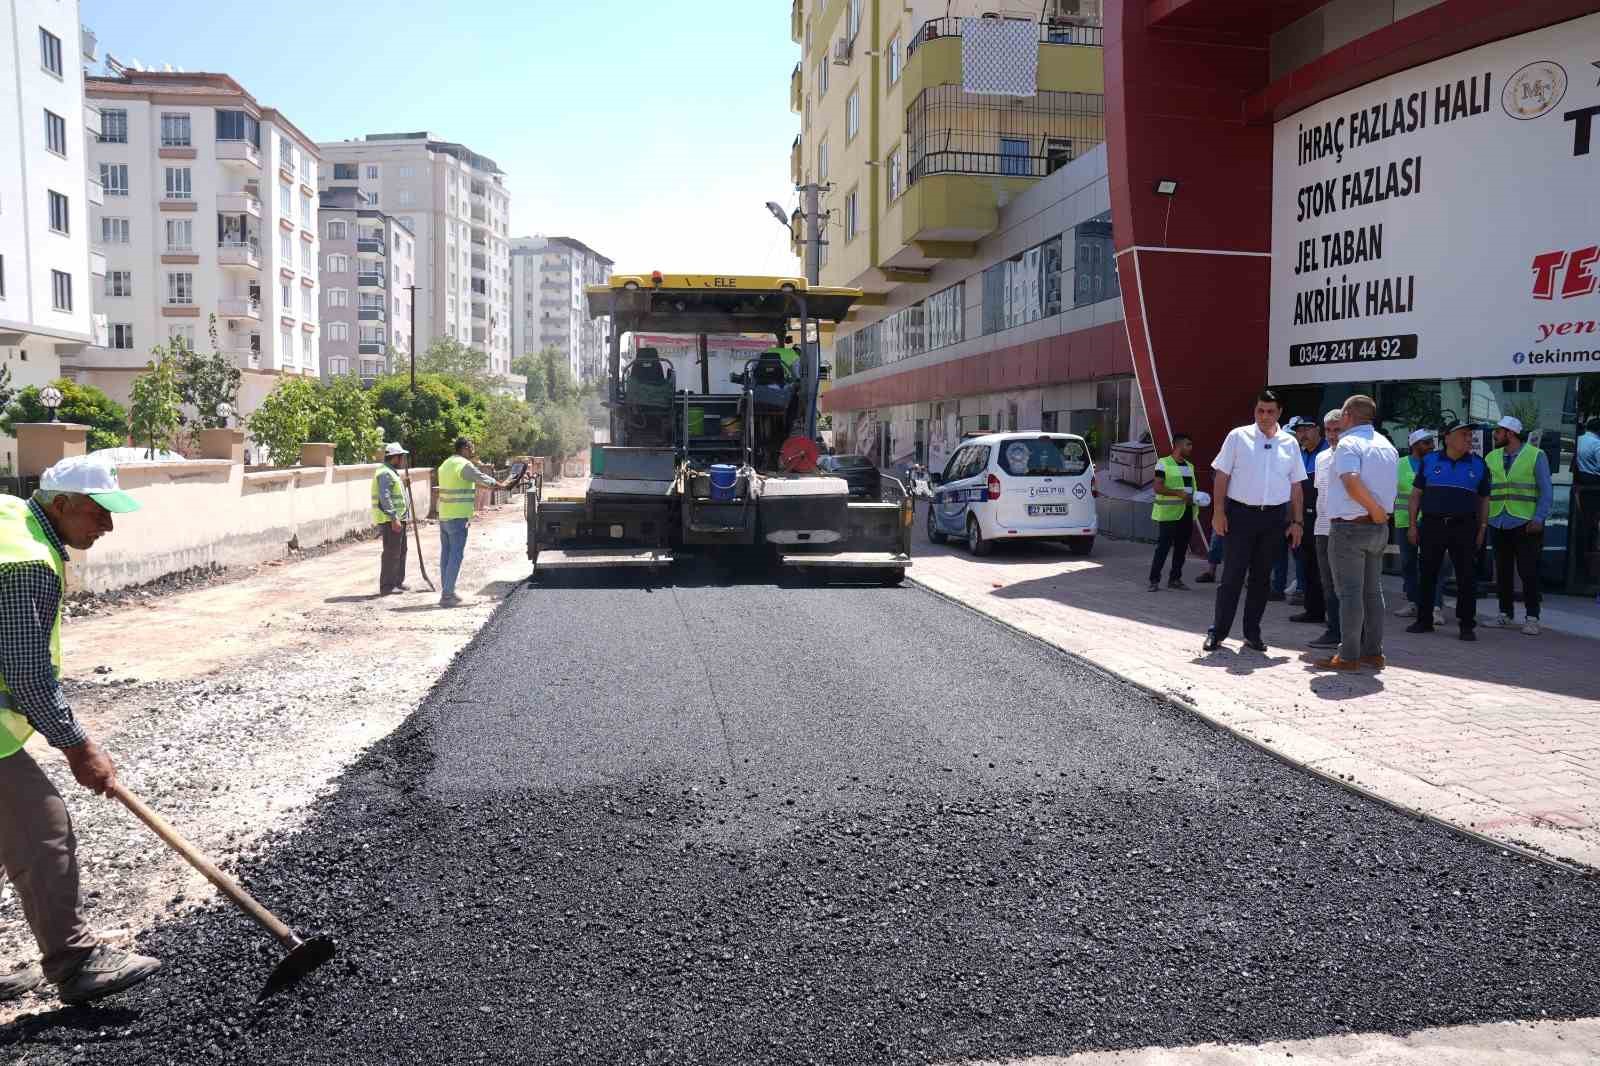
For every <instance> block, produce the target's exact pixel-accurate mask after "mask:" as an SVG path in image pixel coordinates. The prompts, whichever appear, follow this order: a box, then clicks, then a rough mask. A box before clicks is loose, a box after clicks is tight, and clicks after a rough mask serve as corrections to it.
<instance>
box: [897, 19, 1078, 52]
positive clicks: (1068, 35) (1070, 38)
mask: <svg viewBox="0 0 1600 1066" xmlns="http://www.w3.org/2000/svg"><path fill="white" fill-rule="evenodd" d="M1037 25H1038V32H1039V43H1040V44H1052V45H1062V44H1066V45H1079V46H1081V47H1085V48H1100V47H1103V46H1104V43H1105V36H1104V31H1103V30H1102V28H1101V27H1100V26H1099V25H1098V24H1097V23H1093V22H1090V21H1087V20H1083V21H1074V20H1068V19H1052V20H1050V21H1048V22H1040V23H1038V24H1037ZM951 39H954V40H957V41H959V40H960V39H961V19H960V17H959V16H953V15H952V16H949V17H946V18H936V19H929V20H928V21H927V22H924V23H923V24H922V28H921V29H920V30H918V31H917V35H916V36H915V37H913V38H911V42H910V43H909V44H907V45H906V59H907V60H909V59H910V58H911V57H912V56H913V55H915V54H916V52H917V50H918V49H920V48H921V47H922V46H923V45H925V44H927V43H928V42H930V41H940V40H951Z"/></svg>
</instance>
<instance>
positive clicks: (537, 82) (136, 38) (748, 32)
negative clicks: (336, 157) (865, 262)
mask: <svg viewBox="0 0 1600 1066" xmlns="http://www.w3.org/2000/svg"><path fill="white" fill-rule="evenodd" d="M81 9H82V19H83V23H84V25H86V26H88V27H89V28H90V29H91V30H93V31H94V32H95V33H96V34H97V35H98V37H99V40H100V54H101V56H102V58H103V57H104V56H105V55H106V54H107V53H108V52H109V53H110V54H111V55H114V56H116V58H117V59H118V60H119V61H121V62H123V63H127V64H131V63H132V62H133V61H134V60H138V61H139V62H140V63H143V64H144V65H145V66H147V67H155V68H157V69H161V68H163V67H164V66H165V65H166V64H171V65H172V66H173V67H174V68H177V67H182V68H183V69H185V70H188V71H202V70H203V71H215V72H220V73H225V74H229V75H232V76H233V77H234V78H235V79H236V80H237V81H238V82H239V83H240V84H241V85H243V86H244V87H245V89H246V90H247V91H249V92H250V93H251V94H252V95H254V96H255V98H256V99H257V100H259V101H261V103H262V104H263V105H265V106H268V107H275V108H277V109H278V110H280V111H282V112H283V113H284V114H286V115H287V116H289V118H290V120H291V121H293V122H294V123H295V124H296V125H297V126H299V127H300V128H301V129H302V130H304V131H305V132H306V134H307V135H308V136H310V137H313V138H315V139H316V140H319V141H331V140H342V139H344V138H348V137H357V136H361V135H363V134H366V133H386V132H397V131H403V130H428V131H430V132H431V133H433V134H435V135H437V136H439V137H442V138H444V139H447V140H452V141H458V142H460V143H462V144H465V145H467V146H468V147H469V148H471V149H472V150H473V151H476V152H478V153H480V154H482V155H486V156H489V157H490V158H491V159H493V160H495V162H497V163H499V164H500V167H501V169H502V170H504V171H505V172H506V184H507V186H508V188H509V189H510V191H511V233H512V236H514V237H520V236H527V235H531V234H534V233H544V234H547V235H552V236H554V235H563V236H570V237H576V238H577V239H579V240H581V241H584V242H585V243H587V244H589V245H590V246H591V247H593V248H595V249H597V250H598V251H600V252H601V253H603V254H605V255H607V256H610V257H611V258H612V259H614V260H616V263H617V269H619V270H637V271H647V270H657V269H659V270H666V271H678V270H683V271H701V272H719V273H736V272H743V273H769V274H794V273H798V271H799V264H798V262H797V261H796V260H795V259H794V258H793V257H792V256H791V255H790V254H789V249H788V241H787V238H786V237H785V234H784V231H783V230H782V229H781V228H780V227H779V225H778V223H777V222H776V221H775V220H774V219H773V218H772V216H771V215H770V214H768V213H767V211H766V209H765V208H764V207H763V206H762V205H763V204H764V203H765V202H766V201H767V200H776V201H778V202H779V203H781V204H783V205H784V206H785V207H786V208H792V207H793V206H794V203H795V195H794V187H793V185H792V184H791V182H790V179H789V144H790V142H791V141H792V140H793V139H794V135H795V133H796V132H797V131H798V124H797V121H798V116H796V115H793V114H791V113H790V111H789V72H790V70H792V69H793V67H794V64H795V62H796V61H797V59H798V46H796V45H795V44H794V43H793V42H791V41H790V39H789V4H788V3H787V2H786V0H655V2H650V0H645V2H643V3H641V2H639V0H631V2H629V0H565V2H556V0H520V2H518V0H512V2H505V0H431V2H426V0H377V2H371V0H369V2H366V3H360V4H357V3H353V2H351V0H272V2H271V3H266V4H263V3H261V2H260V0H161V2H160V3H157V2H155V0H81ZM95 73H100V71H95Z"/></svg>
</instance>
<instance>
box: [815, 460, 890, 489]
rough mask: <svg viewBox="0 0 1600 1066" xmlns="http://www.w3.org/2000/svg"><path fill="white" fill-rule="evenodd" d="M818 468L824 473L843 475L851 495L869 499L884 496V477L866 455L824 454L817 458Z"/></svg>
mask: <svg viewBox="0 0 1600 1066" xmlns="http://www.w3.org/2000/svg"><path fill="white" fill-rule="evenodd" d="M817 469H818V470H820V471H822V472H823V473H824V474H832V475H833V476H834V477H842V478H844V480H845V484H847V485H849V486H850V495H851V496H859V497H864V498H866V499H869V500H876V499H880V498H882V496H883V479H882V477H881V476H880V475H879V474H878V468H877V467H876V466H874V465H872V460H871V459H868V458H867V457H866V456H865V455H824V456H823V457H822V458H821V459H818V460H817Z"/></svg>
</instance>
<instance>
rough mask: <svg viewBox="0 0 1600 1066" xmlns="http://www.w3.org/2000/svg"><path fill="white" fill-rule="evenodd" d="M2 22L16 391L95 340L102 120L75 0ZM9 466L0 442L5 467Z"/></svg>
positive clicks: (3, 302)
mask: <svg viewBox="0 0 1600 1066" xmlns="http://www.w3.org/2000/svg"><path fill="white" fill-rule="evenodd" d="M0 14H3V16H4V18H3V21H0V54H3V55H4V56H5V57H6V63H5V64H0V65H3V66H7V67H10V73H5V72H4V71H0V90H3V92H4V96H0V145H5V146H6V150H5V151H3V152H0V366H4V367H6V368H7V369H8V370H9V371H10V377H11V386H12V387H13V388H22V387H24V386H27V385H43V384H44V383H46V382H48V381H50V380H52V379H54V378H56V377H59V376H60V374H61V359H62V358H63V357H64V356H70V355H71V354H72V353H74V352H76V351H78V350H79V349H81V348H83V347H85V346H86V345H88V344H91V343H93V342H94V340H95V337H94V318H93V304H92V301H91V298H90V295H89V293H90V289H91V288H93V286H94V285H95V284H96V283H97V282H98V279H99V278H98V275H100V274H104V273H105V263H104V260H103V259H102V258H101V257H100V256H99V255H97V254H95V253H93V251H92V250H91V248H90V243H89V233H90V230H91V228H92V225H93V223H92V220H91V217H90V211H91V208H92V206H93V205H94V204H95V203H97V202H98V200H99V198H100V190H99V185H98V184H97V183H96V182H94V181H91V180H90V179H89V175H90V173H91V171H90V170H89V167H88V161H87V159H86V154H85V144H84V142H85V131H86V130H87V131H88V132H89V134H90V135H91V136H92V135H93V134H95V133H97V132H98V131H99V116H98V115H97V114H96V113H95V112H94V111H93V110H92V109H90V108H87V107H85V106H84V102H83V64H82V61H81V60H80V53H82V55H83V59H87V60H90V61H92V60H93V59H94V43H93V42H94V38H93V35H91V34H87V33H85V34H82V35H81V36H80V32H79V28H78V5H77V3H76V2H75V0H5V2H4V3H0ZM13 59H14V60H15V64H14V65H13V64H12V60H13ZM97 272H98V273H97ZM15 461H16V442H15V441H14V440H13V439H12V438H10V437H4V436H0V469H10V468H12V467H13V466H14V464H15Z"/></svg>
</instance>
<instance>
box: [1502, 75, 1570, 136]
mask: <svg viewBox="0 0 1600 1066" xmlns="http://www.w3.org/2000/svg"><path fill="white" fill-rule="evenodd" d="M1566 95H1567V71H1566V68H1565V67H1563V66H1562V65H1561V64H1560V63H1557V62H1556V61H1555V60H1553V59H1541V60H1538V61H1537V62H1534V63H1529V64H1528V65H1527V66H1525V67H1523V68H1522V69H1521V70H1519V71H1517V72H1516V73H1515V74H1513V75H1511V80H1510V81H1507V82H1506V87H1505V89H1504V90H1503V91H1502V92H1501V93H1500V105H1501V106H1502V107H1504V108H1505V109H1506V114H1508V115H1510V116H1511V117H1512V118H1514V119H1517V120H1518V121H1521V122H1526V121H1528V120H1529V119H1535V118H1538V117H1539V116H1541V115H1544V114H1547V113H1549V112H1550V111H1553V110H1555V107H1556V105H1557V104H1559V103H1561V101H1562V99H1563V98H1564V97H1565V96H1566Z"/></svg>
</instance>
